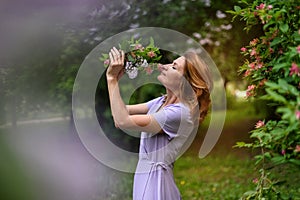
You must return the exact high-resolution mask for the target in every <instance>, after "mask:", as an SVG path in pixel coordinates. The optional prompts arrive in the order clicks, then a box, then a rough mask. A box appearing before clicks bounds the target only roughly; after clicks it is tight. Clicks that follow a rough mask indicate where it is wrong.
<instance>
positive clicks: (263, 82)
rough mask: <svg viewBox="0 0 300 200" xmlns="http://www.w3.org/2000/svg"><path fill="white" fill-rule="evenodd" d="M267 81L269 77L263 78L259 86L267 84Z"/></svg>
mask: <svg viewBox="0 0 300 200" xmlns="http://www.w3.org/2000/svg"><path fill="white" fill-rule="evenodd" d="M266 81H267V79H263V80H261V81H260V82H259V86H263V85H264V84H265V82H266Z"/></svg>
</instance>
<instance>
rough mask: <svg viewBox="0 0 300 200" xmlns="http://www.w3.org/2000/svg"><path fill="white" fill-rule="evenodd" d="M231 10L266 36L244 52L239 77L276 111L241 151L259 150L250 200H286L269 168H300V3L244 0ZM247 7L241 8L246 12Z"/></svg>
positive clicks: (253, 95)
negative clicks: (247, 149) (265, 199)
mask: <svg viewBox="0 0 300 200" xmlns="http://www.w3.org/2000/svg"><path fill="white" fill-rule="evenodd" d="M241 3H242V4H241V5H242V6H235V7H234V10H233V11H229V12H230V13H232V14H233V15H234V18H236V17H239V18H240V19H241V20H244V21H245V22H246V27H245V30H247V31H249V30H250V29H251V28H252V27H253V26H260V27H261V28H262V32H263V34H262V35H261V36H260V37H258V38H254V39H253V40H251V41H250V42H249V45H248V46H246V47H242V48H241V53H242V54H243V55H244V56H245V58H246V59H245V61H244V64H243V65H242V66H241V67H240V71H241V73H243V74H244V77H245V78H247V79H248V80H249V86H248V89H247V96H248V97H249V98H256V99H262V100H266V101H268V106H271V107H273V108H274V110H275V113H274V114H275V115H276V116H274V117H273V118H272V119H271V120H268V121H265V120H260V121H259V122H258V123H257V125H256V129H255V130H253V131H251V136H250V137H251V138H254V142H253V143H249V144H246V143H244V142H239V143H238V144H237V146H238V147H250V148H259V149H261V154H260V155H257V156H256V161H257V162H256V163H257V165H260V168H259V169H258V170H259V172H260V173H261V177H260V178H259V179H258V180H257V183H258V184H257V189H256V191H253V192H248V193H247V195H246V197H245V198H247V199H261V198H271V199H272V198H276V199H285V197H284V195H282V192H281V191H278V190H277V189H276V187H277V185H276V182H274V181H272V180H270V179H269V177H270V173H271V172H270V171H268V170H266V169H267V168H268V167H272V168H273V167H274V166H278V165H280V164H283V165H284V164H287V163H292V164H294V165H298V166H300V121H299V120H300V91H299V89H300V83H299V81H300V68H299V63H300V45H299V43H300V29H299V23H300V17H299V12H300V6H299V1H296V0H290V1H280V0H266V1H261V0H256V1H253V2H251V3H248V2H247V1H245V0H243V1H241ZM242 7H243V8H242Z"/></svg>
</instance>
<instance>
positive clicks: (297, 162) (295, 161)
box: [289, 159, 300, 166]
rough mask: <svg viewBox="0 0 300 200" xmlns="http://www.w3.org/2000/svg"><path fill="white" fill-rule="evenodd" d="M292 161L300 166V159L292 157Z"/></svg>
mask: <svg viewBox="0 0 300 200" xmlns="http://www.w3.org/2000/svg"><path fill="white" fill-rule="evenodd" d="M289 161H290V162H291V163H293V164H295V165H298V166H300V160H296V159H290V160H289Z"/></svg>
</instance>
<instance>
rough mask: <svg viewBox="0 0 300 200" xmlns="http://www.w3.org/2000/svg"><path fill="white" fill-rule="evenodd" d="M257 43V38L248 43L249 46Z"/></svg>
mask: <svg viewBox="0 0 300 200" xmlns="http://www.w3.org/2000/svg"><path fill="white" fill-rule="evenodd" d="M258 42H259V40H258V38H255V39H253V40H252V41H250V45H251V46H255V45H256V44H257V43H258Z"/></svg>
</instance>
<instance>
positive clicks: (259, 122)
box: [255, 120, 265, 128]
mask: <svg viewBox="0 0 300 200" xmlns="http://www.w3.org/2000/svg"><path fill="white" fill-rule="evenodd" d="M264 125H265V122H264V121H261V120H259V121H258V122H257V123H256V124H255V128H261V127H263V126H264Z"/></svg>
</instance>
